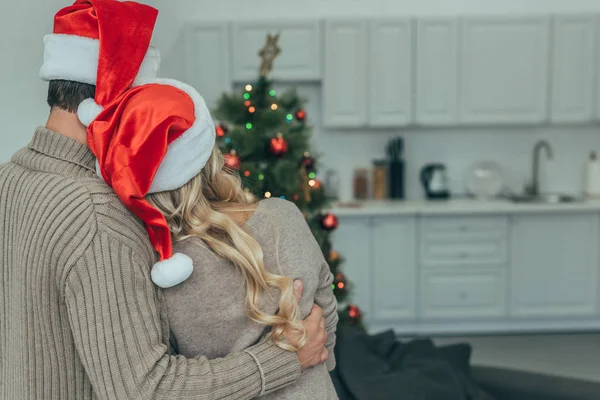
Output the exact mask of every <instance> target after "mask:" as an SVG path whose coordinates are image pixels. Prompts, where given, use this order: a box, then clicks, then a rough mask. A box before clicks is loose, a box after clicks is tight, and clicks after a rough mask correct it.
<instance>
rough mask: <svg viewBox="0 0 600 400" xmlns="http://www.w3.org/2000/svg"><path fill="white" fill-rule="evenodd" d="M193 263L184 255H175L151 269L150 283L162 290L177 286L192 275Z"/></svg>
mask: <svg viewBox="0 0 600 400" xmlns="http://www.w3.org/2000/svg"><path fill="white" fill-rule="evenodd" d="M192 271H194V263H193V262H192V259H191V258H189V257H188V256H186V255H185V254H181V253H175V254H173V256H172V257H171V258H169V259H167V260H164V261H160V262H158V263H156V264H154V266H153V267H152V273H151V275H152V282H154V283H155V284H156V286H159V287H161V288H163V289H167V288H170V287H173V286H177V285H179V284H180V283H181V282H183V281H185V280H186V279H188V278H189V277H190V276H191V275H192Z"/></svg>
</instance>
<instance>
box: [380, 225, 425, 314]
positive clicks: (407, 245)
mask: <svg viewBox="0 0 600 400" xmlns="http://www.w3.org/2000/svg"><path fill="white" fill-rule="evenodd" d="M416 229H417V228H416V218H415V217H412V216H408V217H402V216H393V217H377V218H374V220H373V234H372V237H373V242H372V254H373V256H372V258H373V268H372V275H373V287H374V288H376V295H375V296H374V298H373V302H374V305H373V306H374V307H373V308H374V316H373V318H374V319H376V320H377V321H378V322H380V321H390V320H391V321H398V320H402V319H411V318H415V317H416V297H417V260H416V243H415V239H416Z"/></svg>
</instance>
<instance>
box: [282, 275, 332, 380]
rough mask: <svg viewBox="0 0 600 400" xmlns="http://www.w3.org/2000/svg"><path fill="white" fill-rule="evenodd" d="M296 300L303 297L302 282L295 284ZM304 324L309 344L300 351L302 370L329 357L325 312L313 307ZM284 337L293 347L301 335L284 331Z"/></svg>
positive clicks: (315, 306)
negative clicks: (326, 344)
mask: <svg viewBox="0 0 600 400" xmlns="http://www.w3.org/2000/svg"><path fill="white" fill-rule="evenodd" d="M294 289H295V294H296V298H297V299H298V300H300V297H302V290H303V285H302V282H301V281H299V280H298V281H295V282H294ZM302 324H303V325H304V327H305V328H306V337H307V342H306V345H305V346H304V347H302V348H301V349H300V350H299V351H298V360H299V361H300V365H301V367H302V369H306V368H310V367H314V366H316V365H319V364H321V363H324V362H325V361H327V358H328V357H329V355H328V352H327V349H326V348H325V343H326V342H327V332H326V331H325V318H323V310H322V309H321V307H319V306H317V305H316V304H315V305H313V308H312V311H311V312H310V315H309V316H308V317H306V319H305V320H304V321H302ZM283 336H284V337H285V338H286V339H287V341H288V342H290V343H291V344H292V345H294V346H295V345H297V343H298V341H299V339H300V335H299V334H298V333H296V332H291V331H287V330H286V331H284V332H283Z"/></svg>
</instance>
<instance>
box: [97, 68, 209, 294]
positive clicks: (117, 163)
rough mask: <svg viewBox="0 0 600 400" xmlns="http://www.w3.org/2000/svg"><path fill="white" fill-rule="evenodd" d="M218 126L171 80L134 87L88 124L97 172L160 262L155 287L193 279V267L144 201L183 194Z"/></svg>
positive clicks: (194, 96)
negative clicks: (155, 195) (150, 196)
mask: <svg viewBox="0 0 600 400" xmlns="http://www.w3.org/2000/svg"><path fill="white" fill-rule="evenodd" d="M215 138H216V132H215V126H214V122H213V120H212V118H211V116H210V113H209V111H208V108H207V106H206V103H205V102H204V99H203V98H202V96H200V94H198V92H197V91H196V90H194V89H193V88H192V87H191V86H189V85H186V84H184V83H182V82H178V81H175V80H171V79H147V80H139V81H138V82H136V83H135V84H134V87H132V88H131V89H129V90H127V91H126V92H125V93H124V94H123V95H121V96H120V97H119V98H117V99H115V101H113V102H112V103H109V104H106V105H105V108H104V111H103V112H102V113H101V114H100V115H99V116H98V118H96V119H95V120H94V121H92V123H91V124H90V125H89V127H88V130H87V141H88V144H89V146H90V149H91V150H92V152H93V153H94V154H95V155H96V158H97V160H98V165H97V167H98V172H99V174H100V175H101V176H102V177H103V178H104V180H105V181H106V182H107V183H108V184H109V185H110V186H111V187H112V188H113V189H114V191H115V192H116V193H117V195H118V196H119V198H120V200H121V201H122V202H123V203H124V204H125V206H126V207H127V208H128V209H129V210H130V211H131V212H132V213H133V214H135V215H136V216H137V217H139V218H140V219H141V220H142V221H143V222H144V224H145V226H146V230H147V232H148V235H149V237H150V241H151V242H152V245H153V246H154V248H155V250H156V252H157V253H158V255H159V257H160V262H158V263H157V264H155V265H154V267H153V268H152V274H151V275H152V280H153V281H154V283H155V284H156V285H158V286H160V287H162V288H168V287H172V286H175V285H177V284H179V283H181V282H183V281H184V280H186V279H187V278H188V277H189V276H190V275H191V273H192V270H193V265H192V260H191V259H190V258H189V257H187V256H185V255H183V254H173V253H172V251H173V250H172V243H171V234H170V231H169V226H168V224H167V221H166V219H165V217H164V216H163V215H162V213H161V212H160V211H159V210H157V209H156V208H154V207H153V206H152V205H151V204H150V203H149V202H148V201H147V200H145V196H146V195H148V194H149V193H156V192H163V191H169V190H174V189H177V188H180V187H181V186H183V185H185V184H186V183H187V182H189V181H190V180H191V179H192V178H193V177H195V176H196V175H197V174H198V173H199V172H200V171H201V170H202V168H203V167H204V166H205V165H206V162H207V161H208V159H209V157H210V155H211V153H212V150H213V147H214V145H215Z"/></svg>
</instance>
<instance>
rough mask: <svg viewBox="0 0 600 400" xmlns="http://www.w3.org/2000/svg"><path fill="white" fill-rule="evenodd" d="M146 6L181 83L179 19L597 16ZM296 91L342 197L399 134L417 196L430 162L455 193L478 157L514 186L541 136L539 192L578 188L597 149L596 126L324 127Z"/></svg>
mask: <svg viewBox="0 0 600 400" xmlns="http://www.w3.org/2000/svg"><path fill="white" fill-rule="evenodd" d="M150 3H151V4H152V5H154V6H155V7H157V8H159V9H160V11H161V14H160V15H159V21H158V26H157V30H156V32H155V36H154V42H155V44H156V45H157V46H158V47H159V48H160V49H161V51H162V53H163V56H164V61H163V67H162V73H163V75H166V76H167V75H168V76H171V77H174V78H178V79H184V80H185V79H186V77H185V75H184V72H183V66H184V61H183V54H184V50H183V47H182V46H181V43H182V40H181V26H182V25H183V24H185V23H186V22H201V21H214V20H228V21H236V20H256V19H294V18H323V17H326V18H327V17H329V18H333V17H341V16H344V17H357V18H360V17H364V16H378V15H385V16H394V15H398V16H399V15H410V16H415V15H440V14H443V15H461V14H521V13H565V12H578V11H585V12H597V13H600V1H598V0H305V1H298V0H253V1H239V0H221V1H219V2H216V1H208V0H177V1H167V0H150ZM283 51H285V49H283ZM300 92H301V93H302V94H304V95H305V96H306V97H307V98H308V99H309V104H308V105H307V109H308V111H309V115H310V116H311V117H312V118H311V123H312V124H314V125H315V133H314V136H315V146H316V147H317V148H318V149H319V150H320V151H322V152H323V153H324V155H325V157H324V160H323V161H324V164H325V166H326V167H328V168H335V169H337V170H338V171H339V172H340V174H341V178H342V197H344V198H348V197H350V194H351V176H352V170H353V169H354V168H357V167H363V166H369V165H370V164H371V161H372V160H373V159H376V158H381V157H383V156H384V152H383V149H384V146H385V143H386V141H387V140H388V139H389V138H390V137H393V136H396V135H403V136H404V138H405V140H406V161H407V169H408V170H407V178H408V179H407V180H408V182H407V194H408V196H409V197H410V198H418V197H420V196H421V195H422V190H421V187H420V184H419V182H418V178H417V177H418V172H419V169H420V168H421V166H422V165H423V164H425V163H427V162H430V161H441V162H443V163H445V164H446V165H448V167H449V174H450V181H451V185H452V190H453V191H454V192H455V193H462V192H464V191H465V189H464V177H465V174H466V170H467V168H468V167H469V166H470V165H471V164H472V163H474V162H476V161H478V160H482V159H491V160H495V161H497V162H499V163H500V164H501V165H502V166H503V167H504V169H505V174H506V176H507V182H508V184H509V186H510V187H511V188H512V189H513V190H518V191H520V190H522V187H523V185H524V183H525V180H526V179H528V177H529V176H530V173H531V172H530V169H531V151H532V148H533V146H534V144H535V141H536V140H538V139H542V138H544V139H547V140H549V141H550V143H551V144H552V145H553V147H554V150H555V159H554V161H553V162H551V163H549V164H548V165H547V168H545V174H544V175H546V178H547V179H545V181H543V186H545V188H546V190H563V191H568V192H580V191H581V190H582V179H583V178H582V176H583V167H584V164H585V160H586V157H587V155H588V153H589V150H591V149H597V150H600V126H589V127H535V128H510V127H506V128H493V129H492V128H468V129H466V128H456V129H430V130H421V129H419V130H417V129H409V130H402V131H401V130H398V131H389V130H387V131H385V130H382V131H375V130H363V131H354V132H334V131H327V130H323V129H321V128H320V127H319V124H320V120H321V119H320V118H321V115H320V111H321V99H320V94H319V88H318V86H317V85H314V86H302V87H300ZM542 178H544V177H542Z"/></svg>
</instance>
